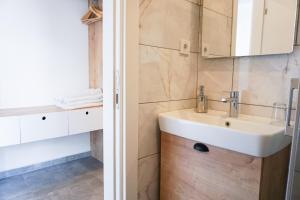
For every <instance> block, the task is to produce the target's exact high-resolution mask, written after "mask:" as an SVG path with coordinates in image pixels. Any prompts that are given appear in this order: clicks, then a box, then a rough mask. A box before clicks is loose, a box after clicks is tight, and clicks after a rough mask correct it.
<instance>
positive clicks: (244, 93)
mask: <svg viewBox="0 0 300 200" xmlns="http://www.w3.org/2000/svg"><path fill="white" fill-rule="evenodd" d="M204 1H205V0H204ZM208 1H209V3H210V4H211V5H212V6H213V4H214V3H216V2H217V3H226V1H227V0H221V1H220V0H208ZM210 4H209V5H210ZM200 6H201V0H140V24H139V27H140V40H139V41H140V69H139V70H140V81H139V87H140V90H139V92H140V96H139V103H140V105H139V194H138V196H139V199H140V200H157V199H159V159H160V157H159V154H160V131H159V126H158V114H159V113H162V112H167V111H171V110H177V109H183V108H192V107H195V103H196V101H195V98H196V91H197V87H198V86H199V85H205V88H206V93H207V94H208V96H209V99H210V102H209V107H210V108H211V109H216V110H225V111H226V110H228V108H229V106H228V105H227V104H223V103H221V102H220V99H221V97H223V96H227V95H228V91H231V90H238V91H240V94H241V102H242V104H241V112H242V113H245V114H252V115H260V116H265V117H270V116H271V113H272V105H273V102H283V103H287V93H288V86H289V79H290V78H291V77H299V76H300V46H295V51H294V52H293V53H292V54H289V55H271V56H259V57H244V58H235V59H233V58H222V59H204V58H202V57H201V55H200V51H199V49H201V46H199V43H200V42H199V41H200V39H199V38H201V37H199V35H200V34H201V33H200V22H201V19H200V15H201V13H200ZM214 7H215V6H214ZM219 9H220V10H219V11H218V12H220V13H222V14H224V15H226V13H229V12H230V11H229V10H228V9H223V10H222V7H220V8H219ZM298 35H300V34H298ZM181 39H188V40H190V41H191V54H190V55H189V56H183V55H181V54H180V52H179V41H180V40H181ZM299 41H300V40H298V44H299V45H300V42H299Z"/></svg>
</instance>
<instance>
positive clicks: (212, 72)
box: [198, 56, 233, 101]
mask: <svg viewBox="0 0 300 200" xmlns="http://www.w3.org/2000/svg"><path fill="white" fill-rule="evenodd" d="M232 74H233V59H232V58H219V59H205V58H203V57H201V56H199V58H198V87H199V86H200V85H204V86H205V93H206V95H208V98H209V99H211V100H218V101H220V100H221V98H222V97H224V96H225V97H228V96H229V94H228V93H227V92H226V91H231V87H232Z"/></svg>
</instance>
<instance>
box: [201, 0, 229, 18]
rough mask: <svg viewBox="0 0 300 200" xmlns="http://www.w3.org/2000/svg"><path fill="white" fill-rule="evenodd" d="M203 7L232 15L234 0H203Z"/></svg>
mask: <svg viewBox="0 0 300 200" xmlns="http://www.w3.org/2000/svg"><path fill="white" fill-rule="evenodd" d="M203 7H204V8H208V9H210V10H213V11H216V12H218V13H220V14H223V15H225V16H227V17H232V8H233V0H203Z"/></svg>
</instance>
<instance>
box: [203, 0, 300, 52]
mask: <svg viewBox="0 0 300 200" xmlns="http://www.w3.org/2000/svg"><path fill="white" fill-rule="evenodd" d="M202 15H203V17H202V20H203V21H202V56H204V57H207V58H215V57H237V56H254V55H268V54H284V53H290V52H292V51H293V45H294V35H295V24H296V18H297V0H222V1H219V0H203V12H202Z"/></svg>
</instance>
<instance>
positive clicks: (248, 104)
mask: <svg viewBox="0 0 300 200" xmlns="http://www.w3.org/2000/svg"><path fill="white" fill-rule="evenodd" d="M208 100H209V101H214V102H218V103H222V101H219V100H215V99H208ZM239 104H240V105H246V106H256V107H264V108H273V106H267V105H260V104H251V103H239ZM292 110H296V109H295V108H293V109H292Z"/></svg>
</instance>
